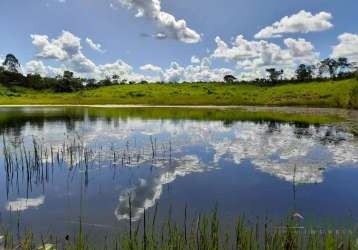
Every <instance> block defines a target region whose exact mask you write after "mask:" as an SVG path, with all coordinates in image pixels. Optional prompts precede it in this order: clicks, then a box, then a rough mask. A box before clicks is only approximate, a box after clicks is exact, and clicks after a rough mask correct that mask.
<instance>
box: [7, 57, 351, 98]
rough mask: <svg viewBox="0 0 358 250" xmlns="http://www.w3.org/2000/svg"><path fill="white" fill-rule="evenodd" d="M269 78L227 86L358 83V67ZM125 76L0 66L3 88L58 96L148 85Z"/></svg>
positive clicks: (331, 62) (228, 79)
mask: <svg viewBox="0 0 358 250" xmlns="http://www.w3.org/2000/svg"><path fill="white" fill-rule="evenodd" d="M266 72H267V77H266V78H260V79H255V80H253V81H240V80H238V79H237V78H236V77H235V76H233V75H226V76H225V77H224V79H223V82H225V83H229V84H253V85H256V86H265V87H267V86H275V85H279V84H287V83H302V82H310V81H313V80H314V81H328V80H342V79H351V78H357V79H358V65H357V63H354V62H349V60H348V59H347V58H338V59H333V58H327V59H325V60H323V61H321V62H320V63H318V64H317V65H306V64H301V65H299V66H298V68H297V70H296V72H295V77H292V78H291V79H288V78H286V77H284V75H285V74H284V73H285V72H284V70H282V69H276V68H267V69H266ZM119 79H121V76H119V75H112V76H108V77H106V78H105V79H102V80H96V79H84V78H78V77H75V76H74V73H73V72H71V71H64V73H63V75H58V76H56V77H42V76H41V75H39V74H27V75H23V74H22V73H21V65H20V62H19V60H18V59H17V58H16V56H14V55H13V54H8V55H7V56H6V59H5V61H4V62H3V64H2V66H0V84H2V85H4V86H6V87H12V86H21V87H25V88H31V89H35V90H49V91H54V92H75V91H78V90H81V89H91V88H98V87H101V86H110V85H117V84H147V83H148V82H146V81H142V82H140V83H135V82H128V81H127V80H125V79H124V80H119Z"/></svg>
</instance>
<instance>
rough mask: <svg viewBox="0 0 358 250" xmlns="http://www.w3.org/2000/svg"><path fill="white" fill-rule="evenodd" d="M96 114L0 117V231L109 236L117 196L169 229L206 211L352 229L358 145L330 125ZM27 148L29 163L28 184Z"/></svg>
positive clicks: (8, 111) (29, 111) (39, 111)
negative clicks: (34, 162)
mask: <svg viewBox="0 0 358 250" xmlns="http://www.w3.org/2000/svg"><path fill="white" fill-rule="evenodd" d="M217 112H220V111H217ZM107 113H110V112H109V111H108V110H107V112H106V115H104V114H103V112H102V111H101V110H100V111H99V112H93V110H91V109H89V108H76V109H71V108H52V107H51V108H1V109H0V129H1V133H2V137H3V139H2V143H1V154H0V157H1V159H0V160H1V161H0V164H1V169H0V211H1V222H2V224H4V225H6V226H7V227H9V228H11V229H12V230H14V231H16V230H17V228H18V221H21V223H20V230H25V229H26V228H29V227H31V229H32V230H33V231H35V232H41V233H47V232H53V233H55V234H59V235H61V234H64V232H68V231H73V230H74V229H76V228H78V222H79V218H80V217H81V218H82V221H83V224H84V225H85V227H86V229H87V230H89V231H93V232H95V233H100V234H102V233H110V232H113V231H115V230H120V228H122V227H125V226H126V225H127V223H128V217H129V207H128V197H129V195H130V196H131V197H132V198H131V199H132V200H133V217H134V219H135V220H140V219H141V218H142V216H143V209H144V208H146V209H147V210H148V212H149V214H150V213H153V211H154V209H155V207H156V206H158V207H157V208H158V210H159V212H158V220H159V221H161V220H162V221H163V220H164V219H165V218H166V217H167V216H168V211H169V210H170V211H172V216H173V218H174V219H177V220H178V221H181V220H182V218H183V215H184V209H185V206H187V207H188V211H189V214H190V217H192V218H194V217H195V216H197V215H198V214H199V213H208V212H210V211H212V209H213V208H214V207H215V206H216V205H217V206H218V207H219V211H220V217H221V218H222V221H223V222H224V224H230V223H232V222H233V219H234V218H236V216H237V215H240V214H246V215H247V216H252V217H256V216H260V217H264V216H268V217H270V218H274V219H275V218H276V219H282V218H283V217H285V216H287V215H288V214H289V213H290V211H295V212H299V213H300V214H301V215H303V216H304V217H305V219H304V220H305V221H307V222H312V221H320V222H325V223H328V224H332V223H337V224H340V225H347V224H354V223H355V224H356V223H357V222H358V220H357V219H358V191H357V190H358V138H357V137H355V136H354V135H352V134H350V133H349V132H346V131H344V130H342V129H340V128H339V127H337V126H334V125H310V124H302V123H299V124H295V123H289V124H287V123H286V124H284V123H279V122H274V121H270V122H265V121H260V122H253V121H232V120H230V122H227V121H220V120H216V121H210V119H208V120H204V121H203V120H196V121H195V120H186V119H176V120H171V119H157V118H156V119H151V118H150V117H146V118H143V117H142V118H141V117H137V116H131V115H128V112H127V113H126V114H123V115H120V114H119V115H118V114H117V115H108V114H107ZM4 142H5V144H4ZM34 143H35V144H36V148H37V149H38V150H39V151H41V152H40V153H38V155H39V156H38V158H39V159H38V162H40V164H39V166H38V167H37V170H31V171H30V172H31V175H30V177H29V175H28V170H26V169H27V167H26V157H28V158H29V159H28V161H30V160H31V159H30V158H31V157H35V156H34V153H33V151H34V145H33V144H34ZM4 145H5V147H6V150H8V151H9V152H8V154H10V155H11V159H12V162H13V166H12V168H11V170H8V168H7V164H6V157H5V154H6V153H5V150H4ZM51 151H52V154H51ZM24 152H27V156H23V155H24ZM21 155H22V156H21ZM25 155H26V154H25ZM34 168H36V167H34ZM19 218H20V220H19Z"/></svg>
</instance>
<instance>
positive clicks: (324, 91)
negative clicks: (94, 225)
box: [0, 79, 358, 108]
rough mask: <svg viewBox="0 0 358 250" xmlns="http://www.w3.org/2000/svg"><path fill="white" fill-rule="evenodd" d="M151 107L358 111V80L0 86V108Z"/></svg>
mask: <svg viewBox="0 0 358 250" xmlns="http://www.w3.org/2000/svg"><path fill="white" fill-rule="evenodd" d="M1 104H2V105H6V104H8V105H16V104H76V105H77V104H83V105H90V104H148V105H270V106H310V107H340V108H358V81H357V80H355V79H349V80H342V81H328V82H311V83H301V84H286V85H280V86H275V87H257V86H250V85H227V84H220V83H217V84H214V83H210V84H205V83H193V84H144V85H141V84H138V85H118V86H109V87H101V88H98V89H93V90H84V91H79V92H75V93H52V92H46V91H41V92H40V91H34V90H29V89H24V88H11V89H9V88H6V87H3V86H0V105H1Z"/></svg>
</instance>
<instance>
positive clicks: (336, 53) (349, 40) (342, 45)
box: [331, 33, 358, 62]
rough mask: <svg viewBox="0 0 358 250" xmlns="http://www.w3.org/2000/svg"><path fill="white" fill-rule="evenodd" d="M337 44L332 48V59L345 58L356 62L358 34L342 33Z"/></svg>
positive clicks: (357, 56)
mask: <svg viewBox="0 0 358 250" xmlns="http://www.w3.org/2000/svg"><path fill="white" fill-rule="evenodd" d="M338 40H339V44H337V45H336V46H334V47H333V51H332V55H331V56H332V57H334V58H338V57H346V58H348V59H349V60H351V61H353V62H358V34H351V33H344V34H341V35H340V36H339V37H338Z"/></svg>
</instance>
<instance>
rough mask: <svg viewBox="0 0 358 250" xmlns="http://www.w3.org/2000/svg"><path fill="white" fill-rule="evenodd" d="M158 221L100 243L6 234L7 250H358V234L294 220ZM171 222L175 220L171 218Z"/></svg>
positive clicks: (78, 237)
mask: <svg viewBox="0 0 358 250" xmlns="http://www.w3.org/2000/svg"><path fill="white" fill-rule="evenodd" d="M153 216H154V217H150V218H147V217H145V216H144V218H143V219H142V220H141V221H138V222H135V221H131V220H129V221H128V227H129V228H128V230H126V231H124V232H122V233H121V234H117V235H116V234H115V233H114V234H115V235H116V236H115V235H114V236H113V237H109V236H106V238H105V239H104V240H103V241H102V242H101V243H100V242H98V241H97V242H94V241H93V240H91V235H89V234H87V233H86V232H85V230H84V228H83V226H82V223H81V222H80V225H79V229H78V231H77V232H76V233H73V234H66V233H65V232H64V234H63V237H56V236H53V235H34V234H33V233H32V232H31V231H29V230H28V231H27V232H26V233H25V234H24V235H23V236H19V235H18V236H15V235H14V234H12V233H11V232H9V231H6V230H2V232H1V233H2V234H3V236H2V247H3V248H2V249H22V250H32V249H41V250H55V249H69V250H85V249H88V250H89V249H122V250H162V249H176V250H189V249H193V250H194V249H197V250H219V249H223V250H229V249H235V250H249V249H251V250H259V249H267V250H271V249H272V250H304V249H308V250H319V249H325V250H336V249H339V250H353V249H357V248H358V243H357V242H356V236H357V235H356V232H355V231H354V230H352V229H351V230H346V229H335V230H329V229H323V228H319V227H304V226H302V225H300V223H299V221H298V219H295V218H294V217H292V218H288V219H286V220H285V221H284V222H282V223H273V222H271V221H269V220H267V219H266V220H264V221H260V220H259V219H257V220H256V221H254V222H252V221H249V220H247V219H245V218H244V217H238V218H237V219H236V223H234V225H233V226H232V227H227V226H225V225H223V224H222V222H221V221H220V218H219V216H218V214H217V211H214V212H213V213H212V214H211V215H209V216H205V215H199V216H198V217H196V218H194V219H190V218H188V217H187V216H185V218H184V221H183V222H182V223H176V222H173V221H172V220H171V219H170V217H168V220H167V221H166V222H164V223H162V224H161V225H157V222H156V220H155V214H154V215H153ZM169 216H170V215H169ZM0 247H1V246H0Z"/></svg>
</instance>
